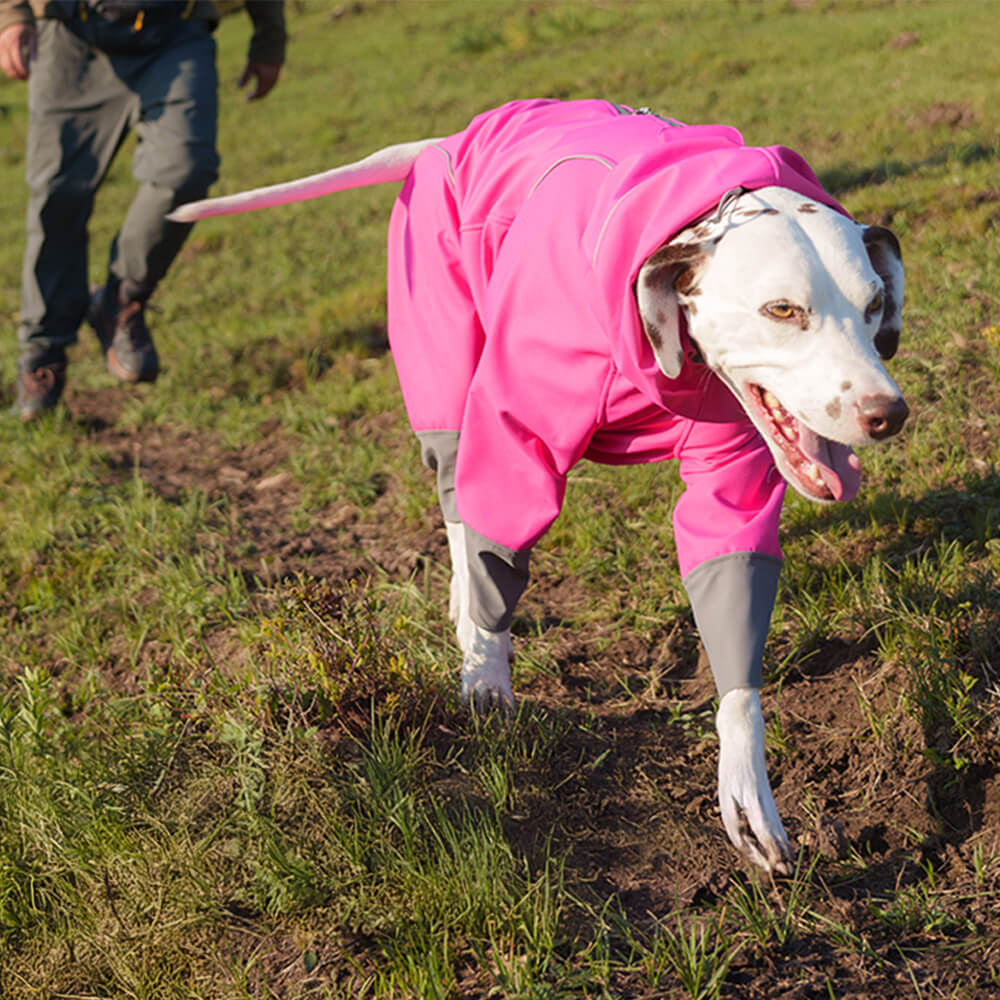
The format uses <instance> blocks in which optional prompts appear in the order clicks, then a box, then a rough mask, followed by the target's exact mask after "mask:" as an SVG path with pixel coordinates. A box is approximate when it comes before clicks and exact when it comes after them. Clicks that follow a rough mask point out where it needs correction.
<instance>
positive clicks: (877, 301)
mask: <svg viewBox="0 0 1000 1000" xmlns="http://www.w3.org/2000/svg"><path fill="white" fill-rule="evenodd" d="M884 304H885V300H884V299H883V298H882V293H881V292H878V293H877V294H876V295H875V298H873V299H872V300H871V302H869V303H868V308H867V309H866V310H865V320H866V321H867V322H871V321H872V320H873V319H874V318H875V317H876V316H877V315H878V314H879V313H880V312H881V311H882V306H883V305H884Z"/></svg>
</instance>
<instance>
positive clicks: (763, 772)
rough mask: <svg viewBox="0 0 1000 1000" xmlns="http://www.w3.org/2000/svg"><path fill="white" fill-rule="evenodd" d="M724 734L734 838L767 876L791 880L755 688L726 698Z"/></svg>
mask: <svg viewBox="0 0 1000 1000" xmlns="http://www.w3.org/2000/svg"><path fill="white" fill-rule="evenodd" d="M716 726H717V728H718V732H719V807H720V809H721V810H722V822H723V823H724V824H725V827H726V832H727V833H728V834H729V839H730V840H731V841H732V842H733V843H734V844H735V845H736V847H737V848H738V849H739V850H740V852H741V853H742V854H743V855H745V856H746V857H747V858H749V860H750V861H752V862H753V863H754V864H756V865H758V866H759V867H761V868H763V869H764V870H765V871H770V872H780V873H781V874H783V875H790V874H791V873H792V867H793V862H794V855H793V853H792V848H791V845H790V844H789V842H788V835H787V834H786V833H785V828H784V826H782V824H781V818H780V817H779V815H778V808H777V806H776V805H775V804H774V796H773V795H772V794H771V785H770V782H769V781H768V778H767V766H766V764H765V762H764V716H763V713H762V712H761V707H760V695H759V693H758V692H757V690H756V689H755V688H736V689H735V690H733V691H730V692H728V693H727V694H726V695H724V696H723V698H722V701H721V702H720V703H719V712H718V715H717V716H716Z"/></svg>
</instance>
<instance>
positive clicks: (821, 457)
mask: <svg viewBox="0 0 1000 1000" xmlns="http://www.w3.org/2000/svg"><path fill="white" fill-rule="evenodd" d="M798 446H799V448H801V449H802V453H803V454H804V455H805V456H806V457H807V458H808V459H810V461H813V462H815V463H816V467H817V468H818V469H819V474H820V478H821V479H822V480H823V482H824V483H826V485H827V487H828V488H829V490H830V492H831V493H832V494H833V498H834V500H853V499H854V498H855V497H856V496H857V494H858V490H859V488H860V487H861V461H860V459H859V458H858V456H857V455H855V454H854V449H853V448H851V447H850V446H849V445H846V444H840V443H839V442H837V441H831V440H830V439H829V438H825V437H821V436H820V435H819V434H817V433H816V432H815V431H811V430H809V428H808V427H806V426H804V425H803V424H801V423H800V424H799V440H798Z"/></svg>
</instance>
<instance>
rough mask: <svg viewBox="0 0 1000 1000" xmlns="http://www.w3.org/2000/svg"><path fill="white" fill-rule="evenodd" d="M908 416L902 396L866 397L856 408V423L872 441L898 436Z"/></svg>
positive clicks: (908, 411)
mask: <svg viewBox="0 0 1000 1000" xmlns="http://www.w3.org/2000/svg"><path fill="white" fill-rule="evenodd" d="M909 415H910V408H909V407H908V406H907V405H906V402H905V400H904V399H903V397H902V396H867V397H866V398H865V399H863V400H862V401H861V405H860V406H859V407H858V423H859V424H861V428H862V430H864V432H865V433H866V434H867V435H868V436H869V437H870V438H872V439H873V440H874V441H882V440H883V439H885V438H888V437H892V436H893V434H898V433H899V432H900V431H901V430H902V429H903V424H905V423H906V418H907V417H908V416H909Z"/></svg>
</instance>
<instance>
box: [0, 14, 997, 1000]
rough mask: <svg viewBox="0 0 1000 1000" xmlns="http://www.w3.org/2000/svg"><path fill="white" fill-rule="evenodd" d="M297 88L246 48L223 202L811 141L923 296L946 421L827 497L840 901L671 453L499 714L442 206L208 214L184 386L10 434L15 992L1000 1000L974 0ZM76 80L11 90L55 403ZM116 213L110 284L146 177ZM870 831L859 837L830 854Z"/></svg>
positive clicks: (990, 328)
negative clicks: (442, 274) (29, 138)
mask: <svg viewBox="0 0 1000 1000" xmlns="http://www.w3.org/2000/svg"><path fill="white" fill-rule="evenodd" d="M288 17H289V25H290V31H291V45H290V50H289V51H290V55H289V62H288V65H287V66H286V67H285V70H284V72H283V74H282V78H281V81H280V83H279V85H278V87H277V88H276V90H275V91H274V92H273V93H272V94H271V95H270V96H269V97H268V98H267V99H266V101H263V102H259V103H256V104H251V105H248V104H247V103H246V102H245V101H244V100H243V99H242V97H241V95H240V94H238V93H237V92H236V90H235V88H234V87H233V81H234V80H235V79H236V78H237V76H238V75H239V71H240V69H241V67H242V60H243V58H244V55H245V49H246V43H247V40H248V23H247V21H246V19H245V17H244V16H243V15H242V14H235V15H234V16H232V17H229V18H227V19H226V20H225V21H224V22H223V24H222V26H221V27H220V29H219V31H218V34H217V38H218V42H219V51H220V56H219V58H220V67H221V77H222V80H223V85H222V86H223V90H222V120H221V132H220V143H221V148H222V153H223V162H224V166H223V174H222V179H221V180H220V182H219V184H218V185H217V186H216V190H217V192H218V193H224V192H228V191H235V190H238V189H241V188H244V187H248V186H252V185H256V184H263V183H268V182H272V181H277V180H282V179H287V178H289V177H293V176H298V175H300V174H306V173H311V172H315V171H318V170H321V169H323V168H325V167H328V166H330V165H333V164H335V163H337V162H342V161H347V160H349V159H352V158H356V157H358V156H361V155H363V154H365V153H367V152H369V151H371V150H372V149H374V148H377V147H379V146H381V145H384V144H385V143H387V142H389V141H395V140H400V139H404V138H408V137H412V138H415V137H419V136H422V135H429V134H442V133H445V132H448V131H451V130H453V129H458V128H460V127H462V125H463V124H464V123H465V122H466V121H467V120H468V119H469V118H470V117H471V116H472V115H474V114H475V113H477V112H478V111H480V110H482V109H484V108H487V107H489V106H492V105H494V104H497V103H499V102H501V101H504V100H507V99H510V98H513V97H523V96H539V95H550V96H558V97H566V98H572V97H584V96H596V95H599V96H607V97H610V98H612V99H614V100H618V101H621V102H624V103H629V104H632V105H635V106H642V105H648V106H650V107H652V108H653V109H654V110H658V111H662V112H665V113H667V114H672V115H676V116H678V117H680V118H682V119H684V120H687V121H692V122H694V121H722V122H727V123H732V124H735V125H737V126H739V127H740V128H741V129H742V130H743V131H744V134H745V135H746V137H747V139H748V140H749V141H750V142H754V143H775V142H781V143H785V144H787V145H790V146H793V147H794V148H796V149H797V150H799V151H800V152H802V153H803V154H804V155H805V156H806V157H807V159H808V160H809V161H810V163H811V164H812V165H813V167H814V168H815V169H816V170H817V172H818V173H819V175H820V176H821V178H822V179H823V180H824V182H825V183H826V184H827V185H828V187H829V188H830V190H831V191H832V192H834V193H835V194H836V195H837V196H838V197H839V198H840V199H841V200H842V201H843V202H844V203H845V204H846V205H847V207H848V208H849V209H850V210H851V211H852V212H853V213H854V214H855V215H856V216H857V217H858V218H861V219H863V220H865V221H870V222H878V223H881V224H887V225H891V227H892V228H893V230H894V231H895V232H896V233H897V235H898V236H899V238H900V240H901V242H902V245H903V250H904V257H905V261H906V265H907V297H906V308H905V313H904V318H905V329H904V336H903V341H902V346H901V350H900V354H899V356H898V358H897V359H895V360H894V361H893V362H892V371H893V374H894V376H895V377H896V378H897V379H898V381H899V382H900V384H901V386H902V387H903V389H904V391H905V393H906V396H907V399H908V401H909V403H910V405H911V410H912V417H911V420H910V422H909V424H908V426H907V428H906V431H905V432H904V434H903V436H902V437H901V438H900V439H899V440H898V441H894V442H892V443H890V444H888V445H887V446H884V447H880V448H878V449H871V450H869V451H868V452H867V453H866V454H865V455H864V456H863V460H864V467H865V479H864V484H863V492H862V494H861V496H860V497H859V498H858V500H856V501H854V502H853V503H851V504H849V505H845V506H837V507H829V508H817V507H815V506H814V505H811V504H809V503H808V502H806V501H804V500H801V499H799V498H797V497H794V496H792V497H789V499H788V501H787V503H786V506H785V511H784V514H783V526H782V528H783V544H784V547H785V551H786V557H787V558H786V565H785V571H784V574H783V579H782V586H781V592H780V595H779V604H778V607H777V609H776V611H775V616H774V622H773V628H772V634H771V637H770V640H769V644H768V651H767V674H768V686H767V688H766V689H765V692H764V697H765V702H766V705H767V707H768V710H769V714H770V721H769V726H768V750H769V758H770V762H771V771H772V778H773V780H774V784H775V790H776V796H777V799H778V804H779V808H780V810H781V813H782V815H783V817H784V819H785V821H786V823H787V825H788V827H789V830H790V832H791V833H792V834H793V835H794V836H795V838H796V839H797V840H798V841H799V843H800V844H801V845H802V846H801V848H800V856H799V864H798V870H797V873H796V875H795V876H794V877H793V878H792V879H790V880H787V881H784V882H779V883H776V884H770V883H766V882H762V881H761V880H760V879H759V878H757V877H756V876H754V875H753V874H752V873H745V872H743V870H742V867H741V865H740V864H739V863H738V862H737V861H736V859H735V857H734V854H733V853H732V851H731V849H730V848H729V846H728V844H727V842H726V841H725V838H724V835H723V833H722V830H721V824H720V823H719V820H718V814H717V810H716V809H715V806H714V794H715V792H714V780H715V775H714V767H715V737H714V732H713V728H712V724H711V722H712V710H713V701H712V689H711V685H710V682H709V681H708V679H707V675H706V668H705V666H704V665H703V664H701V665H699V658H698V646H697V637H696V635H695V632H694V629H693V625H692V622H691V619H690V614H689V611H688V609H687V605H686V599H685V596H684V593H683V588H682V586H681V583H680V578H679V574H678V570H677V565H676V561H675V559H674V555H673V544H672V538H671V527H670V510H671V507H672V505H673V502H674V501H675V500H676V498H677V496H678V495H679V491H680V488H681V484H680V482H679V479H678V477H677V475H676V472H675V471H674V470H673V469H671V468H661V467H645V468H634V469H614V470H611V469H606V468H600V467H595V466H587V467H580V468H578V469H577V470H575V471H574V474H573V476H572V477H571V484H570V489H569V491H568V497H567V504H566V508H565V510H564V513H563V515H562V516H561V517H560V519H559V521H558V522H557V524H556V526H555V528H554V529H553V531H552V532H551V533H550V534H549V536H548V537H547V538H546V540H545V541H544V543H543V544H542V545H541V546H540V547H539V549H538V550H537V552H536V554H535V559H534V572H533V581H532V585H531V587H530V588H529V591H528V593H527V594H526V596H525V599H524V601H523V602H522V604H521V606H520V608H519V611H518V616H517V618H516V620H515V623H514V631H515V633H516V636H515V638H516V642H517V659H516V661H515V667H514V669H515V685H516V688H517V690H518V691H519V692H520V694H521V696H522V700H521V703H520V707H519V710H518V713H517V715H516V717H515V718H514V719H513V720H512V721H511V722H510V724H509V725H507V726H501V725H498V724H497V723H496V722H495V721H493V720H485V721H483V720H476V719H473V718H470V717H469V716H468V715H467V714H466V713H465V712H464V711H463V710H462V708H461V707H460V706H459V704H458V701H457V674H458V664H457V660H456V653H455V649H454V644H453V641H452V638H451V635H450V629H449V625H448V623H447V620H446V615H445V613H444V609H445V607H446V603H447V569H446V561H445V554H446V545H445V541H444V536H443V531H442V530H441V528H440V524H439V522H438V520H437V514H436V510H435V503H434V498H433V491H432V486H431V482H430V478H429V476H427V475H426V474H425V473H424V472H423V471H422V470H421V469H420V468H419V465H418V463H417V450H416V447H415V445H414V442H413V439H412V436H411V434H410V432H409V430H408V428H407V426H406V422H405V419H404V417H403V413H402V408H401V401H400V398H399V393H398V388H397V385H396V381H395V375H394V372H393V369H392V363H391V359H390V358H389V357H388V355H387V353H386V350H385V311H384V287H383V271H384V239H385V228H386V222H387V218H388V212H389V210H390V207H391V204H392V198H393V194H394V192H393V191H392V190H389V189H388V188H386V189H372V190H365V191H358V192H352V193H350V194H344V195H340V196H336V197H334V198H331V199H328V200H327V201H324V202H322V203H310V204H307V205H298V206H286V207H284V208H281V209H275V210H272V211H270V212H262V213H257V214H253V215H247V216H244V217H241V218H239V219H233V220H216V221H210V222H205V223H202V224H199V226H198V228H197V229H196V230H195V232H194V234H193V236H192V238H191V239H190V240H189V242H188V244H187V245H186V247H185V249H184V251H183V253H182V255H181V257H180V258H179V260H178V261H177V263H176V265H175V267H174V268H173V270H172V271H171V273H170V275H169V277H168V279H167V281H166V282H165V283H164V284H163V286H162V287H161V289H160V290H159V291H158V293H157V296H156V298H155V300H154V304H155V312H154V314H153V324H154V327H155V330H156V331H157V342H158V345H159V347H160V352H161V355H162V356H163V359H164V372H163V375H162V377H161V378H160V380H159V381H158V382H157V383H156V385H155V386H153V387H150V386H138V387H133V388H123V387H120V386H118V385H116V384H113V382H112V380H111V378H110V377H109V376H108V375H107V374H106V372H105V371H104V370H103V367H102V363H101V358H100V356H99V352H98V351H97V349H96V345H95V343H94V341H93V338H92V336H90V334H89V333H88V331H86V330H83V331H81V334H80V343H79V345H78V346H77V347H76V348H75V349H74V351H73V353H72V356H71V362H72V363H71V365H70V370H69V378H70V382H69V388H68V391H67V401H68V412H66V413H60V414H57V415H54V416H53V418H52V419H49V420H46V421H43V422H42V423H40V424H39V425H36V426H32V427H24V426H21V425H20V424H18V423H17V422H16V421H13V420H9V419H8V420H4V421H0V448H2V449H3V455H4V462H3V464H2V467H0V520H2V523H3V531H0V627H2V633H0V634H2V639H0V996H3V997H11V998H15V1000H22V998H23V1000H28V998H32V1000H34V998H56V997H102V998H103V997H107V998H126V997H127V998H157V1000H159V998H178V1000H181V998H183V1000H194V998H199V1000H200V998H231V997H246V998H250V997H253V998H255V1000H257V998H271V997H273V998H279V997H280V998H290V997H313V996H315V997H329V998H340V997H345V998H346V997H370V998H379V1000H382V998H390V997H448V998H451V997H485V996H502V997H525V998H527V997H531V998H535V997H539V998H542V997H544V998H563V997H566V998H568V997H574V998H575V997H594V998H597V997H601V998H604V997H609V998H610V997H614V998H646V997H669V998H674V997H692V998H715V997H721V998H741V1000H742V998H756V997H769V998H770V997H786V996H787V997H791V996H802V997H805V996H809V997H813V996H815V997H846V996H860V995H874V994H876V993H877V994H879V995H881V996H884V997H886V998H893V997H935V998H937V997H949V998H950V997H954V998H986V997H990V996H995V995H996V993H997V991H998V989H1000V952H998V950H997V946H996V941H997V939H998V937H1000V907H998V903H997V900H998V898H1000V895H998V894H1000V776H998V771H997V764H996V761H997V759H998V744H1000V736H998V734H1000V709H998V705H1000V701H998V699H1000V644H998V640H997V635H998V632H1000V603H998V598H997V594H998V593H1000V515H998V511H1000V473H998V470H997V465H998V445H997V441H998V440H1000V383H998V379H997V375H998V371H1000V250H998V242H997V240H996V230H997V226H998V225H1000V192H998V188H997V179H996V178H997V174H996V164H997V158H998V152H1000V150H998V144H997V140H996V136H997V135H998V134H1000V127H998V126H1000V120H998V115H1000V113H998V111H997V102H996V82H995V76H996V73H995V69H996V67H995V65H994V62H995V60H994V59H993V58H992V51H991V49H990V46H989V45H988V44H985V41H984V42H983V43H981V44H980V43H976V44H973V41H975V40H979V39H982V40H986V39H989V38H992V37H993V36H994V34H995V23H994V22H995V8H994V6H993V5H992V4H981V3H977V2H972V0H949V2H930V0H928V2H916V0H914V2H907V3H903V2H896V3H893V2H889V3H885V2H875V0H872V2H868V0H815V2H812V3H809V2H804V3H798V2H796V3H790V2H785V0H761V2H753V3H750V2H731V3H730V2H725V3H724V2H722V0H709V2H694V0H691V2H686V0H667V2H664V3H647V2H632V3H628V4H607V3H600V2H590V0H572V2H569V0H566V2H561V0H541V2H537V3H532V4H527V3H523V2H514V0H510V2H500V0H498V2H496V3H490V4H482V3H477V2H474V0H454V2H453V0H400V2H395V3H388V2H369V0H362V2H361V3H358V4H353V5H342V6H341V5H334V4H324V3H318V2H317V3H309V4H304V3H293V4H290V5H289V9H288ZM26 98H27V93H26V88H25V87H24V86H23V85H20V84H15V83H11V82H7V81H4V82H0V179H2V181H3V183H4V190H5V191H6V192H7V194H6V197H5V198H4V199H3V201H2V202H0V220H2V222H3V223H4V228H5V231H6V232H7V233H8V234H11V235H10V238H9V239H8V240H7V241H6V242H5V243H4V244H3V245H2V246H0V315H2V316H3V317H4V320H5V321H6V324H7V328H8V330H9V335H8V336H7V337H6V338H4V339H3V340H0V364H2V366H3V370H4V372H5V373H6V374H5V377H4V379H3V380H2V385H0V405H2V406H3V407H4V409H6V407H7V406H8V405H9V403H10V401H11V380H12V377H13V372H14V365H15V358H16V344H15V338H14V335H13V331H14V327H15V324H16V315H17V310H18V305H19V282H20V269H21V253H22V250H23V240H22V236H21V234H22V233H23V214H24V205H25V198H26V190H25V186H24V182H23V172H24V160H23V155H24V140H25V135H26V130H27V101H26ZM129 152H130V147H129V146H126V148H125V150H123V154H122V155H121V156H120V157H119V159H118V161H116V163H115V165H114V167H113V169H112V172H111V174H110V176H109V178H108V181H107V183H106V185H105V187H104V188H103V189H102V191H101V194H100V197H99V200H98V204H97V208H96V210H95V213H94V217H93V220H92V227H91V231H92V240H93V243H92V253H91V276H92V277H93V279H94V280H95V281H96V280H100V278H101V277H102V266H103V255H104V252H105V250H104V248H105V247H106V245H107V241H108V240H109V239H110V237H111V236H112V235H113V233H114V231H115V228H116V226H117V225H118V223H119V221H120V219H121V216H122V213H123V211H124V207H125V206H126V205H127V203H128V200H129V198H130V192H131V189H132V181H131V177H130V172H129ZM837 824H839V826H840V828H841V834H842V836H841V837H840V838H833V840H832V841H830V842H827V841H826V840H824V837H823V831H829V830H830V829H831V828H833V827H835V826H837Z"/></svg>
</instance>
